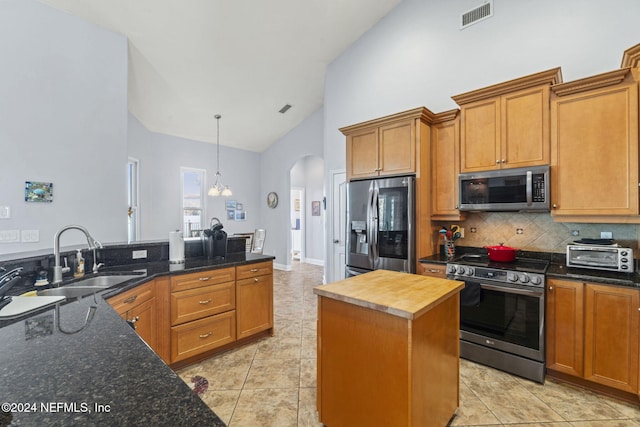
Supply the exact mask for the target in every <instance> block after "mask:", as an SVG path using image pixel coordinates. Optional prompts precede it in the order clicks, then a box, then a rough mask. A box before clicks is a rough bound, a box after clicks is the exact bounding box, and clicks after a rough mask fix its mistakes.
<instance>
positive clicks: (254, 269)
mask: <svg viewBox="0 0 640 427" xmlns="http://www.w3.org/2000/svg"><path fill="white" fill-rule="evenodd" d="M250 271H251V272H252V273H257V272H258V271H260V270H259V269H257V268H252V269H251V270H250Z"/></svg>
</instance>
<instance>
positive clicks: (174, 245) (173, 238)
mask: <svg viewBox="0 0 640 427" xmlns="http://www.w3.org/2000/svg"><path fill="white" fill-rule="evenodd" d="M169 262H170V263H173V264H180V263H183V262H184V240H183V239H182V231H178V230H176V231H172V232H170V233H169Z"/></svg>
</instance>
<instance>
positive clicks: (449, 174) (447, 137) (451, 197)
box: [431, 109, 464, 221]
mask: <svg viewBox="0 0 640 427" xmlns="http://www.w3.org/2000/svg"><path fill="white" fill-rule="evenodd" d="M458 113H459V110H457V109H456V110H451V111H446V112H444V113H439V114H436V115H435V116H434V119H433V124H432V125H431V165H432V167H431V219H432V220H440V221H458V220H461V219H464V215H463V214H461V212H460V211H459V210H458V174H459V172H460V116H459V114H458Z"/></svg>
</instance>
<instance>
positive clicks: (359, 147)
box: [347, 127, 379, 179]
mask: <svg viewBox="0 0 640 427" xmlns="http://www.w3.org/2000/svg"><path fill="white" fill-rule="evenodd" d="M378 163H379V162H378V128H377V127H375V128H372V129H366V130H363V131H360V132H358V133H354V134H352V135H349V136H348V137H347V179H356V178H367V177H373V176H378Z"/></svg>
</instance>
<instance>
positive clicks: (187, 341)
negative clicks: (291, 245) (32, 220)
mask: <svg viewBox="0 0 640 427" xmlns="http://www.w3.org/2000/svg"><path fill="white" fill-rule="evenodd" d="M108 303H109V304H110V305H111V306H112V307H113V308H114V309H115V310H116V312H117V313H118V314H120V315H121V316H122V318H124V319H125V320H128V321H129V322H130V323H132V324H133V325H134V326H135V329H136V332H137V333H138V334H139V335H140V337H141V338H142V339H143V340H144V341H145V342H146V343H147V344H148V345H149V346H150V347H151V348H152V349H153V350H154V351H155V352H156V353H157V354H158V355H159V356H160V357H161V358H162V359H163V360H164V361H165V362H166V363H167V364H171V365H173V364H176V363H178V364H179V365H185V364H188V363H191V360H189V359H193V360H194V361H195V360H197V358H198V356H201V357H207V356H208V354H209V353H210V354H212V353H213V352H212V350H216V349H218V348H219V347H223V346H226V347H225V348H230V347H232V344H233V343H234V342H236V341H238V340H240V339H243V338H249V337H251V336H254V335H256V334H259V333H262V332H264V331H268V330H270V329H271V330H273V262H272V261H265V262H258V263H253V264H244V265H241V266H237V267H224V268H218V269H211V270H204V271H198V272H195V273H185V274H177V275H170V276H161V277H158V278H156V279H155V280H152V281H149V282H147V283H143V284H141V285H140V286H138V287H136V288H134V289H131V290H129V291H126V292H123V293H121V294H119V295H116V296H114V297H112V298H109V299H108ZM205 353H208V354H205Z"/></svg>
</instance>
